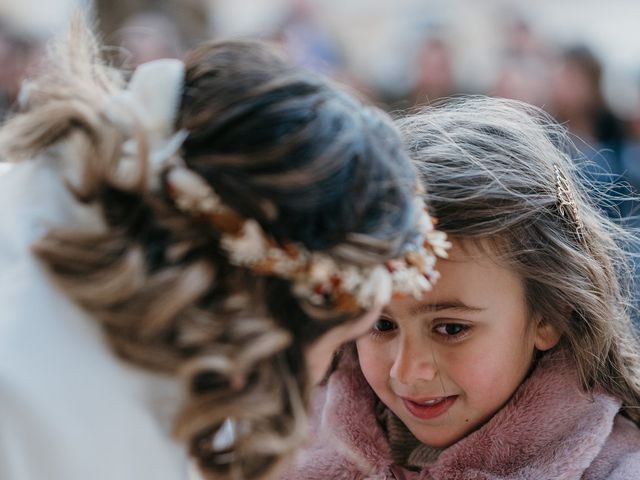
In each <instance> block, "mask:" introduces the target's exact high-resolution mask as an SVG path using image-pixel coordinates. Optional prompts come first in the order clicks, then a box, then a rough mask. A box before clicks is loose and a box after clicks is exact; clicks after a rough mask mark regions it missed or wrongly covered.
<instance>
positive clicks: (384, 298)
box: [356, 266, 392, 308]
mask: <svg viewBox="0 0 640 480" xmlns="http://www.w3.org/2000/svg"><path fill="white" fill-rule="evenodd" d="M391 294H392V282H391V274H390V273H389V271H388V270H387V269H386V268H385V267H382V266H377V267H374V268H373V269H372V270H371V271H370V272H369V274H368V275H365V280H364V281H363V282H362V284H361V285H360V289H359V290H358V292H357V293H356V300H357V302H358V304H359V305H360V306H361V307H363V308H371V307H375V306H380V305H386V304H387V303H389V301H390V300H391Z"/></svg>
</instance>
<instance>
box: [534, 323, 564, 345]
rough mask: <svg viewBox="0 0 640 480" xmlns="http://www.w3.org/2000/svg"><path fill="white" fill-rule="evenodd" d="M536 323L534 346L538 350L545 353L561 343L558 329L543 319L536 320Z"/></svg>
mask: <svg viewBox="0 0 640 480" xmlns="http://www.w3.org/2000/svg"><path fill="white" fill-rule="evenodd" d="M535 322H536V323H535V325H536V330H535V339H534V344H535V347H536V349H537V350H540V351H545V350H549V349H551V348H553V347H555V346H556V345H557V343H558V342H559V341H560V332H559V331H558V329H557V328H556V327H554V326H553V325H552V324H550V323H549V322H547V321H546V320H545V319H544V318H541V317H538V318H536V320H535Z"/></svg>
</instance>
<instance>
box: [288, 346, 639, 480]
mask: <svg viewBox="0 0 640 480" xmlns="http://www.w3.org/2000/svg"><path fill="white" fill-rule="evenodd" d="M577 384H578V382H577V374H576V371H575V369H574V368H573V367H572V366H571V364H570V363H569V362H568V361H567V360H566V359H563V355H561V354H554V355H549V356H547V357H546V358H543V359H542V360H541V362H540V364H539V365H538V367H537V368H536V370H535V371H534V372H533V374H532V375H531V377H530V378H529V379H528V380H526V381H525V382H524V383H523V384H522V385H521V386H520V388H519V389H518V390H517V391H516V393H515V394H514V396H513V398H512V399H511V400H510V401H509V403H508V404H507V405H506V406H505V407H503V408H502V409H501V410H500V411H499V412H498V413H496V414H495V415H494V416H493V418H491V420H489V421H488V422H487V423H486V424H485V425H484V426H483V427H481V428H480V429H479V430H477V431H475V432H473V433H471V434H469V435H468V436H466V437H465V438H463V439H462V440H460V441H458V442H457V443H455V444H454V445H452V446H450V447H449V448H447V449H446V450H444V451H443V452H442V453H441V454H440V456H439V457H438V459H437V460H436V462H435V463H434V464H433V465H431V466H430V467H427V468H425V469H424V470H423V471H422V472H410V471H407V470H404V469H401V468H399V467H398V466H394V465H392V461H391V451H390V448H389V445H388V444H387V441H386V438H385V435H384V433H383V431H382V429H381V427H380V426H379V425H378V422H377V420H376V416H375V413H374V408H375V402H376V399H375V397H374V394H373V392H372V391H371V389H370V388H369V386H368V385H367V383H366V381H365V379H364V377H363V376H362V373H361V372H360V369H359V367H358V364H357V360H355V359H354V358H351V357H349V356H345V358H344V359H343V361H342V363H341V365H340V366H339V368H338V369H337V370H336V371H335V372H334V373H333V374H332V375H331V377H330V380H329V382H328V384H327V385H326V386H325V387H323V388H322V389H321V390H320V392H319V394H318V398H317V399H316V400H317V405H316V407H317V410H316V413H317V415H316V417H317V422H318V423H317V425H315V427H314V428H315V430H314V432H313V436H314V438H313V441H312V442H311V444H310V445H309V447H308V448H307V449H305V450H302V451H301V452H300V453H299V455H298V456H297V458H296V461H295V465H294V467H293V468H291V469H290V471H289V472H288V473H287V474H286V475H285V477H284V478H286V479H288V480H364V479H367V480H392V479H393V480H515V479H518V480H547V479H554V480H555V479H563V480H565V479H566V480H569V479H576V480H577V479H583V480H600V479H611V480H633V479H640V429H638V428H637V427H636V426H635V425H634V424H633V423H632V422H631V421H629V420H627V419H626V418H625V417H622V416H621V415H618V414H617V412H618V410H619V408H620V402H619V401H618V400H616V399H615V398H613V397H612V396H610V395H608V394H606V393H603V392H597V393H594V394H593V395H592V396H589V395H585V394H583V393H581V392H580V391H579V389H578V387H577Z"/></svg>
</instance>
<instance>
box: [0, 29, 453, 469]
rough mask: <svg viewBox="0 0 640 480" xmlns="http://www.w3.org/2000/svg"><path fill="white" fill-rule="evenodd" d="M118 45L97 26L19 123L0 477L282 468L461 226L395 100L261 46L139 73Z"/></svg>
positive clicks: (41, 81) (1, 335)
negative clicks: (323, 384) (334, 370)
mask: <svg viewBox="0 0 640 480" xmlns="http://www.w3.org/2000/svg"><path fill="white" fill-rule="evenodd" d="M98 50H99V48H98V46H97V44H96V42H95V40H94V39H93V38H92V36H91V34H90V32H88V30H87V29H86V27H84V26H83V22H82V21H76V22H75V23H74V25H72V28H71V33H70V38H69V39H67V40H66V42H63V43H62V45H61V47H60V48H58V49H57V50H55V51H54V53H53V57H52V60H51V61H50V62H49V63H48V68H47V70H46V71H45V72H44V73H43V75H42V76H41V77H40V78H38V79H35V80H34V81H32V82H31V83H30V84H29V87H28V88H27V89H26V90H25V95H24V96H23V97H24V99H25V101H24V104H23V105H22V110H21V112H20V113H18V114H16V115H15V116H14V117H13V118H11V119H10V120H9V121H8V122H7V123H6V124H5V125H4V127H3V128H2V130H1V131H0V149H1V151H2V158H3V159H4V160H6V161H11V162H13V163H15V165H14V166H13V167H12V168H11V170H10V171H9V172H8V173H6V174H4V175H3V176H2V177H0V182H1V185H0V197H1V198H2V203H3V205H4V209H3V211H2V214H1V215H0V262H1V263H0V264H1V265H2V269H1V270H0V298H1V302H2V311H1V312H0V478H11V479H12V480H32V479H43V478H47V479H49V480H79V479H82V480H85V479H88V478H91V479H92V480H98V479H100V480H106V479H118V480H129V479H136V480H137V479H152V478H153V479H154V480H164V479H184V478H186V476H187V455H186V453H188V454H190V456H191V457H192V458H193V459H194V460H195V462H196V463H197V465H198V466H199V469H200V471H201V474H202V475H203V476H204V477H205V478H209V479H224V478H238V479H265V478H271V477H272V476H273V475H277V472H278V466H279V465H281V464H282V463H283V462H282V460H283V459H286V458H287V457H288V456H289V455H290V453H292V452H293V451H294V449H295V448H296V447H297V446H299V445H300V444H301V443H302V441H303V440H304V438H305V430H306V429H305V425H306V415H305V412H306V409H307V398H308V396H309V395H308V393H309V389H310V387H311V386H312V385H313V383H314V382H315V381H317V380H319V379H320V378H322V376H323V375H324V372H325V370H326V367H327V365H328V364H329V362H330V360H331V357H332V354H333V351H334V350H335V348H336V347H337V346H338V345H340V344H341V343H343V342H344V341H347V340H349V339H352V338H354V337H356V336H358V335H359V334H361V333H363V332H365V331H367V330H368V329H369V328H370V326H371V325H372V323H373V322H374V321H375V319H376V318H377V315H378V313H379V311H380V308H381V307H382V306H383V305H384V304H385V303H386V302H388V301H389V299H390V298H391V296H392V295H396V296H397V295H400V296H406V295H413V296H416V297H419V296H420V295H421V294H422V293H423V292H424V291H426V290H428V289H429V288H430V287H431V282H432V281H434V280H435V279H436V277H437V274H436V272H435V271H434V263H435V258H436V256H437V255H440V256H443V255H445V254H446V252H445V249H446V248H447V246H448V245H447V242H446V241H445V239H444V237H443V236H442V235H441V234H439V232H437V231H435V230H434V229H433V224H432V222H431V219H430V218H429V216H428V214H427V213H426V211H425V209H424V206H423V204H422V201H421V200H419V199H418V194H419V192H418V189H417V187H416V185H417V183H416V179H415V174H414V171H413V169H412V167H411V164H410V161H409V159H408V156H407V155H406V153H405V152H404V151H403V149H402V146H401V141H400V138H399V135H398V134H397V133H396V130H395V128H394V127H393V126H392V123H391V122H390V120H389V119H388V118H387V116H386V115H385V114H383V113H382V112H380V111H379V110H377V109H376V108H373V107H370V106H366V105H363V104H362V103H361V102H359V101H358V100H356V99H355V98H354V97H353V96H351V95H349V94H347V93H345V92H344V91H342V90H340V89H339V88H338V87H336V86H333V85H331V84H330V83H329V82H328V81H327V80H324V79H321V78H318V77H316V76H312V75H311V74H309V73H306V72H304V71H301V70H299V69H297V68H295V67H292V66H291V65H289V64H288V63H287V62H286V61H284V60H282V59H281V58H280V57H279V56H278V55H276V54H275V53H273V52H272V51H271V50H269V49H268V48H267V47H265V46H264V45H262V44H260V43H253V42H244V41H234V42H222V43H210V44H205V45H203V46H201V47H199V48H198V49H196V50H195V51H193V52H192V53H191V54H190V55H189V56H188V57H187V59H186V62H185V64H182V63H181V62H179V61H174V60H163V61H158V62H153V63H150V64H145V65H143V66H141V67H139V69H138V70H136V72H134V74H133V76H132V78H131V80H130V82H129V83H128V85H127V86H126V87H125V86H124V82H123V80H122V74H121V73H120V72H117V71H115V70H114V69H112V68H109V67H107V66H105V65H104V64H103V63H101V62H99V61H98ZM228 424H231V425H232V426H233V428H232V435H231V436H230V438H226V439H224V438H221V431H222V430H223V428H224V426H225V425H228Z"/></svg>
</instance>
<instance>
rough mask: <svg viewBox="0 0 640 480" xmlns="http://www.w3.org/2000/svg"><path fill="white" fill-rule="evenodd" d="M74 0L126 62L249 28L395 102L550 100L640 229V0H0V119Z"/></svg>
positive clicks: (393, 106) (614, 205) (594, 171)
mask: <svg viewBox="0 0 640 480" xmlns="http://www.w3.org/2000/svg"><path fill="white" fill-rule="evenodd" d="M78 5H80V6H83V7H86V8H89V9H91V11H92V12H93V13H94V15H95V17H96V19H97V22H98V26H99V29H100V31H101V34H102V36H103V38H104V39H105V41H106V43H107V44H109V45H112V46H113V47H114V48H113V49H112V53H113V56H114V61H116V62H118V64H120V65H122V66H125V67H127V68H133V67H135V65H137V64H139V63H142V62H145V61H148V60H152V59H155V58H162V57H179V56H180V55H181V54H182V53H183V52H184V51H185V50H186V49H188V48H190V47H192V46H193V45H195V44H197V43H198V42H200V41H203V40H207V39H211V38H230V37H247V36H251V37H258V38H262V39H266V40H269V41H272V42H274V43H277V44H279V45H280V46H281V47H282V48H283V50H284V51H285V52H286V53H287V55H289V56H291V57H292V58H293V59H294V60H295V61H296V62H299V63H301V64H304V65H306V66H307V67H309V68H311V69H313V70H316V71H319V72H322V73H324V74H326V75H329V76H331V77H334V78H336V79H338V80H339V81H341V82H343V83H346V84H349V85H351V86H352V87H353V88H354V89H355V90H357V91H359V92H361V93H362V94H363V95H365V96H367V97H369V98H370V99H371V100H372V101H373V102H375V103H376V104H378V105H380V106H382V107H384V108H386V109H388V110H391V111H400V110H404V109H406V108H410V107H413V106H416V105H424V104H428V103H430V102H434V101H437V100H439V99H442V98H446V97H450V96H452V95H456V94H464V93H471V94H488V95H496V96H502V97H510V98H516V99H520V100H524V101H526V102H529V103H532V104H534V105H537V106H540V107H542V108H544V109H545V110H546V111H547V112H549V113H550V114H551V115H553V116H554V117H555V118H556V119H557V120H559V121H560V122H562V123H563V124H565V125H566V126H567V128H568V129H569V130H570V131H571V132H572V133H574V134H575V135H576V138H575V141H576V145H577V151H576V159H577V161H578V160H579V159H583V158H584V159H588V160H591V161H592V163H591V164H590V166H589V167H586V168H585V170H586V171H587V172H588V174H589V175H591V176H592V177H594V178H595V179H596V180H603V179H604V180H613V182H614V186H612V187H611V186H610V187H606V188H607V189H608V191H609V193H610V194H612V195H613V200H611V199H610V200H609V201H607V202H605V203H603V208H604V209H605V210H607V212H608V213H610V214H611V215H613V216H622V217H623V218H624V219H626V221H628V222H629V223H631V224H635V225H638V224H640V222H638V221H637V219H636V218H635V214H636V212H635V208H636V205H637V202H634V201H630V200H625V201H620V202H617V201H616V200H615V198H616V195H617V196H618V197H619V198H621V197H622V196H624V195H629V194H632V195H633V194H635V192H636V191H637V189H638V188H640V35H639V34H638V33H637V19H638V18H640V2H638V1H637V0H609V1H605V0H537V1H535V2H525V1H519V0H482V1H478V0H20V1H19V2H16V1H15V0H0V115H2V116H3V115H5V114H6V112H8V111H10V109H11V108H12V106H13V105H15V102H16V100H17V98H18V96H19V92H20V83H21V81H22V79H23V78H24V77H25V76H28V75H29V72H30V71H33V70H34V69H36V68H37V65H38V58H39V57H40V55H41V53H42V46H43V42H44V41H45V40H46V39H47V38H48V37H49V36H51V35H53V34H55V33H57V32H59V31H60V30H63V29H64V27H65V25H66V22H67V19H68V17H69V15H70V13H71V12H72V10H74V9H75V8H76V7H77V6H78Z"/></svg>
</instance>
